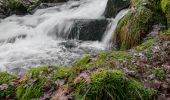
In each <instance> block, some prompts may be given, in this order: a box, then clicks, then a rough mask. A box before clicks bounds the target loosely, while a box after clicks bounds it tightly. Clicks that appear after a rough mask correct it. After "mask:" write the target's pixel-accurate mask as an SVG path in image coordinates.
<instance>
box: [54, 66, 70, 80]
mask: <svg viewBox="0 0 170 100" xmlns="http://www.w3.org/2000/svg"><path fill="white" fill-rule="evenodd" d="M69 71H70V68H68V67H61V66H60V67H57V71H56V72H54V73H53V78H54V79H63V78H64V77H66V76H67V75H68V73H69Z"/></svg>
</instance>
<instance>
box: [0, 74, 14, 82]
mask: <svg viewBox="0 0 170 100" xmlns="http://www.w3.org/2000/svg"><path fill="white" fill-rule="evenodd" d="M11 79H15V76H12V75H9V74H8V73H6V72H0V85H1V84H5V83H8V81H9V80H11Z"/></svg>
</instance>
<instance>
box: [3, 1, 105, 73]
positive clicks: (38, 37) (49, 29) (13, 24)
mask: <svg viewBox="0 0 170 100" xmlns="http://www.w3.org/2000/svg"><path fill="white" fill-rule="evenodd" d="M106 3H107V0H80V1H69V2H67V3H65V4H63V5H60V6H56V7H51V8H47V9H40V10H38V11H36V12H35V14H33V15H26V16H23V17H19V16H16V15H13V16H10V17H8V18H6V19H4V20H2V21H1V23H0V66H1V67H0V71H7V72H9V73H11V74H21V73H23V72H24V71H25V70H27V69H30V68H32V67H36V66H40V65H56V64H57V65H62V66H65V65H68V64H71V63H73V61H74V60H75V59H78V58H80V57H82V55H83V54H89V53H93V52H94V51H98V50H103V49H104V47H103V46H102V45H101V44H100V43H99V42H83V43H79V42H74V45H76V47H75V48H73V49H67V48H66V47H64V46H63V45H61V43H63V42H66V41H67V40H64V39H61V37H60V36H61V35H64V36H67V34H68V33H69V32H68V31H69V29H70V28H71V27H72V24H73V21H71V19H100V18H104V17H103V16H102V15H103V13H104V11H105V8H106ZM73 6H77V7H73ZM61 31H64V33H63V32H61ZM61 33H63V34H61ZM56 34H57V37H56ZM22 35H25V36H26V37H25V38H21V37H22ZM19 36H20V38H17V37H19ZM9 40H15V41H13V42H12V43H10V42H9Z"/></svg>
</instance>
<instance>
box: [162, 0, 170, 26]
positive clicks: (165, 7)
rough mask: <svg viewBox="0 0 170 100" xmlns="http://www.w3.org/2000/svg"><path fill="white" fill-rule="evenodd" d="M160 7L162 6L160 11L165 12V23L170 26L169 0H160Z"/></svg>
mask: <svg viewBox="0 0 170 100" xmlns="http://www.w3.org/2000/svg"><path fill="white" fill-rule="evenodd" d="M161 7H162V11H163V12H164V13H165V14H166V17H167V23H168V25H169V27H170V0H162V1H161Z"/></svg>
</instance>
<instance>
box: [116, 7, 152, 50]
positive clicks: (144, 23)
mask: <svg viewBox="0 0 170 100" xmlns="http://www.w3.org/2000/svg"><path fill="white" fill-rule="evenodd" d="M152 15H153V12H152V11H151V10H150V9H148V8H146V7H143V6H141V7H139V8H138V9H137V12H136V13H135V14H132V13H130V12H129V13H128V14H127V15H126V16H125V17H124V18H123V19H122V20H121V21H120V22H119V24H118V26H117V28H116V31H115V36H114V37H115V39H114V41H115V42H117V44H118V45H119V46H120V48H121V49H129V48H131V47H133V46H136V45H137V44H139V43H140V39H141V36H142V35H145V34H146V32H147V31H148V28H149V23H150V21H151V19H152Z"/></svg>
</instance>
